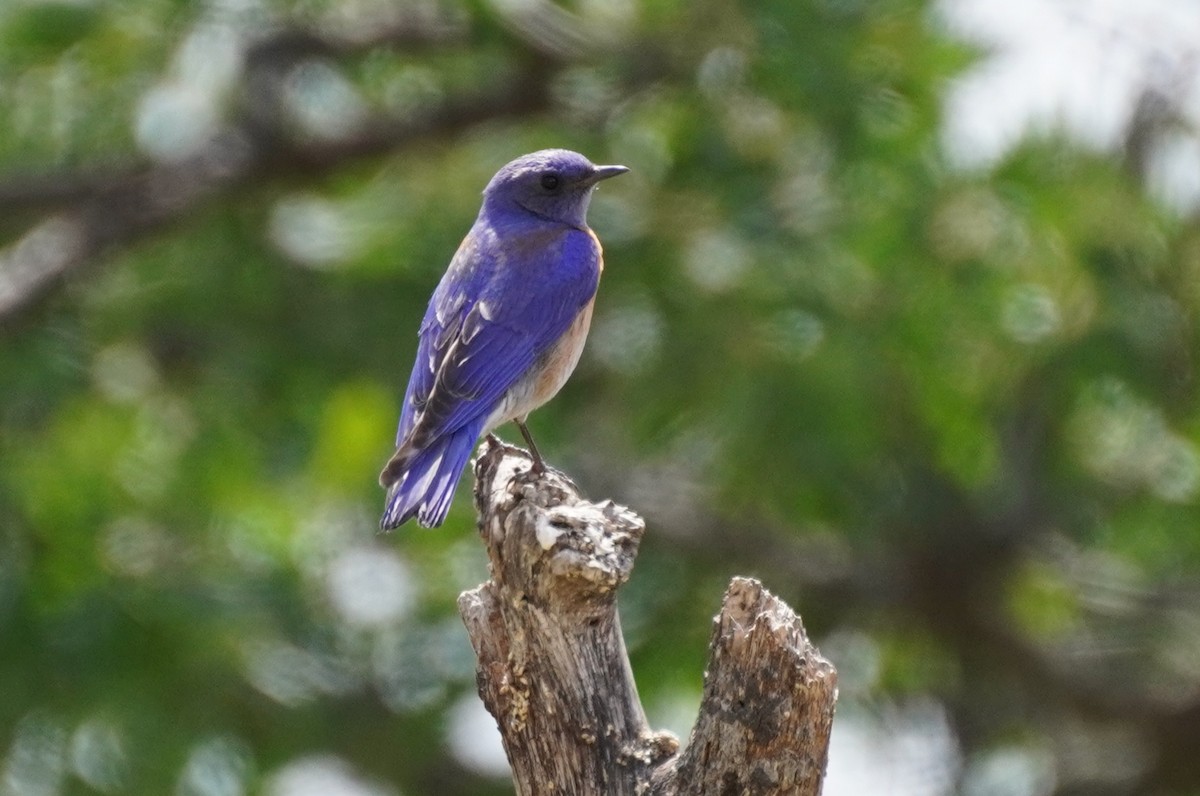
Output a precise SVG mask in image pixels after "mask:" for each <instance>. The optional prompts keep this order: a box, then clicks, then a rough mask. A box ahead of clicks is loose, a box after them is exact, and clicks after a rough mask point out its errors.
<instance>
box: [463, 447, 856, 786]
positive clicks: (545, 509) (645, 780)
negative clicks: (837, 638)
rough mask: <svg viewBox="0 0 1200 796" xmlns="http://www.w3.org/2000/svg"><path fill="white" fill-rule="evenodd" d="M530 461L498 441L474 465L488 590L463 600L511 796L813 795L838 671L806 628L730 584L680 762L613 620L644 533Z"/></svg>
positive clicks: (763, 596) (624, 514) (748, 588)
mask: <svg viewBox="0 0 1200 796" xmlns="http://www.w3.org/2000/svg"><path fill="white" fill-rule="evenodd" d="M529 465H530V460H529V458H528V456H527V455H526V454H525V452H524V451H522V450H520V449H518V448H513V447H509V446H507V445H494V444H490V443H485V445H484V447H483V449H482V452H481V454H480V456H479V458H478V459H477V460H476V462H475V505H476V509H477V511H478V515H479V532H480V535H481V536H482V538H483V540H484V543H485V544H486V546H487V550H488V558H489V563H490V565H489V569H490V572H491V579H490V580H489V581H488V582H487V583H484V584H483V585H481V586H479V587H478V588H475V589H473V590H471V591H468V592H464V593H463V594H462V595H460V597H459V601H458V604H459V611H460V612H461V614H462V617H463V621H464V622H465V624H466V626H467V631H468V633H469V635H470V637H471V643H472V645H473V646H474V648H475V654H476V656H477V658H478V666H477V669H476V679H477V684H478V687H479V695H480V696H481V697H482V699H483V702H484V705H485V706H486V707H487V709H488V711H489V712H490V713H491V714H492V716H494V717H495V719H496V723H497V725H498V726H499V728H500V733H501V736H502V737H503V740H504V748H505V751H506V752H507V754H508V759H509V763H510V764H511V766H512V772H513V782H514V785H515V787H516V792H517V794H519V796H535V795H536V796H541V795H542V794H572V795H578V796H591V795H592V794H595V795H596V796H601V795H603V796H610V795H616V796H620V795H621V794H630V795H631V796H632V795H634V794H642V795H645V796H651V795H654V796H682V795H683V794H714V796H768V795H769V794H787V796H792V795H793V794H794V795H795V796H816V795H817V794H819V793H820V791H821V781H822V778H823V776H824V771H825V762H826V757H827V750H828V744H829V733H830V729H831V726H832V722H833V709H834V702H835V700H836V698H837V673H836V671H835V670H834V668H833V666H832V664H830V663H829V661H827V660H825V659H824V658H822V657H821V655H820V653H819V652H818V651H817V649H816V648H815V647H814V646H813V645H812V644H811V643H810V642H809V640H808V638H807V636H806V635H805V633H804V627H803V625H802V624H801V622H800V619H799V617H797V616H796V614H795V613H793V612H792V610H791V609H790V608H788V606H787V605H785V604H784V603H783V602H782V601H780V600H778V599H776V598H775V597H774V596H772V595H771V594H770V593H769V592H768V591H767V590H766V589H764V588H763V587H762V585H761V584H760V583H758V582H757V581H755V580H752V579H748V578H734V579H733V582H732V583H731V584H730V586H729V588H728V590H727V591H726V593H725V599H724V602H723V604H722V607H721V611H720V613H719V614H718V615H717V617H716V619H715V620H714V627H713V635H712V641H711V643H710V646H709V661H708V666H707V668H706V671H705V677H704V696H703V700H702V703H701V707H700V715H699V717H698V719H697V721H696V724H695V726H694V727H693V729H692V733H691V738H690V739H689V741H688V744H687V746H686V748H685V749H683V750H682V751H680V744H679V741H678V739H676V737H675V736H674V735H672V734H670V733H666V732H654V731H652V730H651V729H650V727H649V726H648V725H647V722H646V716H645V714H644V712H643V711H642V706H641V703H640V701H639V700H638V694H637V687H636V686H635V685H634V680H633V673H632V671H631V669H630V666H629V657H628V654H627V653H626V651H625V643H624V639H623V638H622V635H621V623H620V619H619V617H618V614H617V589H618V588H620V586H621V585H622V584H624V583H625V582H626V581H627V580H628V579H629V577H630V574H631V573H632V571H633V565H634V560H635V558H636V557H637V551H638V545H639V543H640V542H641V539H642V535H643V533H644V532H645V524H644V523H643V522H642V519H641V518H640V517H638V516H637V515H636V514H634V513H633V512H631V511H630V510H629V509H627V508H624V507H623V506H618V505H616V504H615V503H613V502H612V501H604V502H601V503H591V502H589V501H587V500H585V499H584V498H583V497H582V496H581V495H580V494H579V490H578V489H577V488H576V487H575V485H574V484H573V483H572V482H571V481H570V479H569V478H567V477H566V476H565V475H563V474H562V473H560V472H558V471H555V470H550V471H548V472H546V473H544V474H541V475H539V476H533V475H531V474H530V473H529Z"/></svg>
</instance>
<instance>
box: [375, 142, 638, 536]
mask: <svg viewBox="0 0 1200 796" xmlns="http://www.w3.org/2000/svg"><path fill="white" fill-rule="evenodd" d="M625 171H626V169H625V168H624V167H623V166H595V165H593V164H592V163H591V162H589V161H588V160H587V159H586V158H584V157H583V156H582V155H579V154H577V153H575V152H569V151H567V150H561V149H556V150H543V151H541V152H535V153H533V154H530V155H525V156H524V157H521V158H518V159H517V160H514V161H513V162H511V163H509V164H508V165H506V166H505V167H504V168H502V169H501V170H500V171H499V172H497V173H496V176H495V177H493V178H492V180H491V182H489V183H488V186H487V188H486V189H485V190H484V201H483V206H482V208H481V209H480V211H479V216H478V218H476V220H475V224H474V225H473V226H472V227H471V230H470V232H468V233H467V236H466V238H465V239H464V240H463V242H462V245H460V246H459V248H458V251H457V253H455V255H454V258H453V259H452V260H451V262H450V267H449V268H448V269H447V271H446V274H445V276H444V277H442V281H441V283H440V284H439V285H438V287H437V289H436V290H435V291H434V294H433V297H432V298H431V299H430V302H429V307H428V309H427V310H426V312H425V318H424V320H423V321H422V323H421V327H420V331H419V335H418V336H419V342H418V345H417V357H416V362H415V363H414V365H413V370H412V375H411V376H410V378H409V382H408V389H407V390H406V391H405V395H404V405H403V407H402V408H401V412H400V426H399V429H398V430H397V434H396V452H395V454H393V456H392V458H391V459H390V460H389V461H388V463H387V465H386V466H385V467H384V469H383V472H382V474H381V475H380V479H379V480H380V483H381V484H383V486H385V487H386V488H387V489H388V495H387V505H386V508H385V511H384V514H383V519H382V520H381V522H380V525H381V527H382V528H383V529H384V530H388V529H391V528H395V527H397V526H399V525H401V524H402V523H404V522H406V521H407V520H408V519H410V518H412V517H414V516H415V517H416V518H417V521H418V522H419V523H420V524H422V525H424V526H427V527H428V526H435V525H440V524H441V523H442V521H443V520H444V519H445V517H446V512H447V511H449V508H450V502H451V499H452V498H453V495H454V490H455V487H456V485H457V484H458V480H459V477H460V476H461V474H462V471H463V468H464V467H465V466H466V464H467V460H468V459H469V458H470V456H471V452H472V451H473V450H474V447H475V443H476V442H477V441H478V439H479V437H480V436H482V435H483V434H486V433H489V432H490V431H491V430H492V429H494V428H496V427H497V426H498V425H500V424H502V423H505V422H507V421H509V420H516V421H517V423H518V424H519V425H520V426H521V430H522V433H524V434H525V435H526V439H527V440H529V442H530V444H531V447H532V438H531V437H529V435H528V430H527V429H526V428H525V426H524V421H525V419H526V418H527V417H528V415H529V413H530V412H531V411H532V410H534V409H536V408H537V407H538V406H540V405H542V404H543V403H545V402H546V401H548V400H549V399H550V398H551V397H553V395H554V394H555V393H557V392H558V390H559V388H560V387H561V386H562V384H563V383H564V382H565V381H566V379H567V377H568V376H569V375H570V373H571V371H572V370H573V369H574V367H575V363H576V362H577V361H578V358H579V354H580V352H581V350H582V348H583V342H584V339H585V338H586V335H587V328H588V324H589V322H590V320H591V313H592V302H593V300H594V298H595V294H596V288H597V285H598V284H599V280H600V272H601V270H602V268H603V264H602V259H601V250H600V244H599V241H597V239H596V237H595V235H594V234H593V233H592V232H591V230H590V229H588V227H587V222H586V214H587V206H588V201H589V200H590V197H591V193H592V190H593V189H594V188H595V185H596V183H597V182H599V181H600V180H602V179H605V178H607V177H612V176H616V175H617V174H621V173H624V172H625ZM533 454H534V460H535V466H537V467H540V466H541V461H540V458H539V457H538V455H537V451H536V448H533Z"/></svg>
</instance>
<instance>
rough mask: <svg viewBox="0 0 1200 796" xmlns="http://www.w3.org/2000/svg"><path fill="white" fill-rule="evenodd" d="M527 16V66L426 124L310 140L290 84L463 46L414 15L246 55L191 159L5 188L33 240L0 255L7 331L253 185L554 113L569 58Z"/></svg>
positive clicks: (448, 104) (454, 101) (31, 179)
mask: <svg viewBox="0 0 1200 796" xmlns="http://www.w3.org/2000/svg"><path fill="white" fill-rule="evenodd" d="M555 11H556V12H557V13H556V14H554V15H553V20H552V21H554V22H555V25H554V26H553V27H554V30H556V31H559V33H561V34H562V35H563V36H566V33H562V31H563V30H567V32H570V30H568V29H569V28H570V26H569V25H568V26H567V27H566V28H564V27H563V26H564V24H565V22H567V21H570V20H564V19H563V18H562V15H563V14H564V13H566V12H563V11H562V9H555ZM527 17H528V14H527V13H526V14H524V15H523V16H522V17H520V18H515V19H512V20H505V21H506V23H507V24H508V26H509V27H510V28H513V29H515V30H516V31H517V32H518V33H522V34H527V38H525V39H524V40H521V41H519V42H518V46H517V47H516V48H515V53H516V55H517V57H518V58H517V63H518V64H519V65H518V66H517V68H516V69H515V71H514V73H513V74H510V75H507V76H503V77H500V78H498V79H497V81H496V82H495V83H494V84H492V85H488V86H483V87H481V88H480V90H479V91H477V92H472V93H470V94H464V95H460V96H457V97H451V98H450V99H448V100H446V101H445V102H443V103H441V104H440V105H438V106H436V107H433V108H431V109H430V110H429V112H428V113H426V114H424V115H422V116H420V117H419V118H412V119H400V118H394V117H391V116H387V115H383V114H377V115H373V116H370V117H368V118H366V119H364V120H363V121H362V122H360V123H359V124H357V125H355V126H354V128H353V129H352V130H351V131H350V132H348V133H346V134H344V135H341V136H338V137H333V138H314V137H304V136H300V135H297V134H296V132H295V131H294V130H293V129H292V125H291V124H289V121H288V115H287V112H286V109H285V107H284V105H285V103H284V101H283V96H282V95H283V91H284V82H285V79H286V78H287V76H288V74H289V72H290V71H291V70H292V69H293V68H294V67H295V66H297V65H298V64H300V63H302V62H304V61H306V60H311V59H314V58H323V59H339V58H346V57H350V56H355V55H359V54H362V53H364V52H366V51H368V50H371V49H375V48H380V47H392V48H397V49H403V50H405V51H421V50H425V49H429V48H438V47H446V46H454V44H455V43H456V42H459V41H462V40H464V38H465V37H464V32H465V25H464V24H462V23H461V22H460V21H455V20H453V19H449V20H448V19H445V18H440V17H423V16H420V15H410V16H399V17H397V18H395V19H393V20H391V21H390V23H389V25H383V26H374V27H370V28H368V29H366V30H365V32H362V31H360V32H359V33H357V34H345V33H342V34H338V33H328V34H326V33H316V32H313V31H310V30H302V29H286V30H280V31H278V32H276V33H273V34H271V35H269V36H266V37H264V38H262V39H260V40H258V41H255V42H253V43H251V44H249V45H248V46H247V47H246V49H245V51H244V53H243V57H242V59H241V60H242V63H243V70H242V76H241V81H240V91H241V101H240V102H239V103H236V107H237V108H238V110H237V111H236V112H235V117H234V118H233V119H232V120H230V121H229V122H228V124H227V126H226V127H225V129H224V130H223V131H222V132H221V133H219V134H218V135H216V136H214V137H213V138H212V139H211V140H210V141H209V142H208V143H207V144H205V145H204V146H203V148H202V149H201V150H200V151H198V152H196V153H194V154H193V155H191V156H189V157H187V158H186V159H183V160H181V161H179V162H172V163H161V164H146V163H129V164H126V165H123V166H115V167H102V168H97V167H82V168H80V169H79V170H77V171H71V172H65V173H60V174H45V175H17V176H13V177H10V178H8V179H0V218H4V219H5V223H7V224H9V225H11V224H13V223H14V220H15V221H16V222H17V223H21V222H22V220H23V219H28V226H27V227H26V228H25V230H26V231H25V232H24V233H23V234H20V235H18V237H17V238H16V240H15V241H14V242H13V243H12V244H11V245H10V246H9V247H8V248H7V249H5V250H3V251H0V322H4V321H6V320H9V319H12V318H13V317H15V316H16V315H18V314H19V313H20V311H21V310H22V309H24V308H26V307H28V306H30V305H32V304H34V303H35V302H37V301H38V300H39V299H41V298H42V297H44V296H46V295H48V294H49V293H51V292H52V291H53V290H54V289H55V288H56V287H57V286H59V285H61V284H63V282H64V279H65V277H67V276H68V275H69V274H72V273H74V272H77V271H79V270H81V269H82V268H84V267H85V266H86V265H88V264H89V263H91V262H93V261H95V260H97V259H98V258H100V257H103V256H105V255H107V254H109V253H111V252H112V251H115V250H119V249H120V248H122V247H125V246H128V245H131V244H133V243H135V242H137V241H138V240H140V239H142V238H144V237H146V236H147V235H149V234H151V233H153V232H156V231H158V230H160V229H162V228H164V227H166V226H168V225H170V224H172V223H175V222H177V221H179V220H181V219H183V218H184V217H186V216H187V215H188V214H190V213H192V212H194V211H195V210H197V209H198V208H199V207H201V206H203V205H204V204H205V203H207V202H210V201H213V200H214V199H216V198H219V197H221V196H225V195H228V194H230V193H232V192H234V191H236V190H239V189H241V188H243V187H245V186H247V185H251V184H254V185H257V184H260V183H262V182H263V181H268V180H272V179H278V178H281V177H285V176H294V175H302V176H308V177H312V176H319V175H322V174H325V173H328V172H330V171H332V170H334V169H336V168H340V167H343V166H346V165H348V164H349V163H351V162H352V161H354V160H356V159H362V158H369V157H374V156H379V155H382V154H386V153H388V152H392V151H395V150H397V149H399V148H402V147H404V146H408V145H411V144H414V143H417V142H419V141H429V140H444V139H446V138H452V137H455V136H458V135H460V134H462V133H463V132H465V131H466V130H468V129H470V128H472V127H474V126H476V125H478V124H481V123H484V122H489V121H495V120H499V119H512V118H517V117H523V116H530V115H533V114H536V113H538V112H540V111H543V110H545V109H546V108H548V107H549V105H550V85H551V83H552V81H553V79H554V76H555V74H556V71H557V67H560V66H562V65H565V64H566V63H568V62H569V58H568V57H567V56H565V55H564V54H563V53H552V52H550V48H548V47H547V46H544V41H543V39H545V37H546V36H547V35H549V34H547V33H546V32H545V31H541V33H540V34H539V33H538V29H536V26H533V25H532V22H530V20H529V19H528V18H527ZM551 32H553V31H551ZM535 34H538V35H536V36H535ZM573 35H575V36H576V37H578V35H580V31H579V30H575V32H574V34H573ZM586 52H587V51H586V50H580V51H578V52H576V54H575V55H576V57H578V56H580V55H583V54H586ZM39 216H40V219H39Z"/></svg>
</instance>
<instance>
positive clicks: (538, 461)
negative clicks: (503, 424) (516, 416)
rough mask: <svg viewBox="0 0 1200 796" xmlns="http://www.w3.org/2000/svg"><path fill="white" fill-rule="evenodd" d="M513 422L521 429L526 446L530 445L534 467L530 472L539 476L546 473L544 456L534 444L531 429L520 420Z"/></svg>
mask: <svg viewBox="0 0 1200 796" xmlns="http://www.w3.org/2000/svg"><path fill="white" fill-rule="evenodd" d="M513 422H514V423H516V424H517V428H519V429H521V436H522V437H524V438H525V442H526V444H528V445H529V455H530V456H532V457H533V467H532V468H531V470H530V472H534V473H539V474H540V473H544V472H546V463H545V462H543V461H542V454H540V453H538V449H537V445H535V444H534V442H533V436H532V435H531V434H530V433H529V428H528V427H527V426H526V425H525V423H524V422H522V421H520V420H514V421H513Z"/></svg>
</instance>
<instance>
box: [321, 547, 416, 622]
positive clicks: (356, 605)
mask: <svg viewBox="0 0 1200 796" xmlns="http://www.w3.org/2000/svg"><path fill="white" fill-rule="evenodd" d="M326 584H327V586H328V589H329V599H330V602H331V603H332V604H333V607H334V609H335V610H336V611H337V612H338V614H339V615H340V616H341V617H342V618H343V619H344V620H346V621H347V622H349V623H350V624H353V625H356V626H359V627H377V626H379V625H386V624H389V623H392V622H396V621H398V620H400V619H401V618H403V617H404V616H406V615H408V613H409V612H410V611H411V610H412V608H413V606H414V604H415V601H416V593H417V588H416V583H415V581H414V579H413V572H412V568H411V567H410V566H409V565H408V564H407V563H405V562H404V561H403V560H402V559H401V558H400V556H398V555H397V554H396V553H395V552H393V551H392V550H389V549H387V548H385V547H382V546H380V545H359V546H357V547H352V548H350V549H349V550H346V551H344V552H342V553H340V554H339V555H338V556H337V557H336V558H334V559H333V561H332V562H330V565H329V571H328V573H327V576H326Z"/></svg>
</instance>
